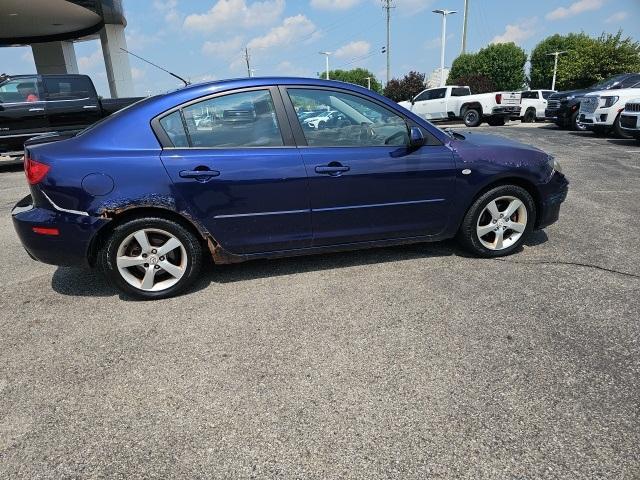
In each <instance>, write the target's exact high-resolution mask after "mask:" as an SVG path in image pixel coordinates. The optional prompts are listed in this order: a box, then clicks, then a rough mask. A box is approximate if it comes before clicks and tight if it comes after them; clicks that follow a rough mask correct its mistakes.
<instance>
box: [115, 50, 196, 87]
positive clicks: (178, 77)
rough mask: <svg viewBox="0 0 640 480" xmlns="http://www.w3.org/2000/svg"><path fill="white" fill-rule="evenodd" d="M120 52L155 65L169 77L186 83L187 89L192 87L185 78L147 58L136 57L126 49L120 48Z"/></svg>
mask: <svg viewBox="0 0 640 480" xmlns="http://www.w3.org/2000/svg"><path fill="white" fill-rule="evenodd" d="M120 50H122V51H123V52H126V53H128V54H129V55H132V56H134V57H136V58H139V59H140V60H142V61H143V62H146V63H148V64H149V65H153V66H154V67H156V68H159V69H160V70H162V71H163V72H167V73H168V74H169V75H171V76H172V77H175V78H177V79H178V80H180V81H181V82H182V83H184V86H185V87H188V86H189V85H190V82H187V81H186V80H185V79H184V78H182V77H180V76H179V75H176V74H175V73H173V72H170V71H169V70H167V69H166V68H162V67H161V66H160V65H156V64H155V63H153V62H150V61H149V60H147V59H145V58H142V57H141V56H140V55H136V54H135V53H133V52H130V51H129V50H127V49H126V48H122V47H120Z"/></svg>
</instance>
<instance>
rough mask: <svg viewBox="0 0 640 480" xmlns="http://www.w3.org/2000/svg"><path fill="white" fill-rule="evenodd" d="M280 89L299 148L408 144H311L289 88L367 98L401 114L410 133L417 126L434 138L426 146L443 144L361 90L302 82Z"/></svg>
mask: <svg viewBox="0 0 640 480" xmlns="http://www.w3.org/2000/svg"><path fill="white" fill-rule="evenodd" d="M278 88H279V90H280V95H281V98H282V101H283V102H284V108H285V111H286V113H287V116H288V117H289V124H290V126H291V129H292V131H293V136H294V138H295V141H296V145H297V147H298V148H303V149H309V148H407V147H408V146H405V147H402V146H398V145H353V146H350V145H324V146H320V145H309V144H308V143H307V138H306V137H305V135H304V130H303V129H302V125H301V124H300V120H299V119H298V114H297V113H296V110H295V108H294V107H293V102H292V101H291V98H290V97H289V92H288V90H289V89H292V90H327V91H330V92H336V91H337V92H340V93H344V94H346V95H353V96H354V97H360V98H362V99H364V100H367V101H369V102H372V103H374V104H376V105H377V106H379V107H381V108H384V109H385V110H389V111H391V112H393V113H394V114H395V115H397V116H399V117H400V118H402V119H403V120H404V121H405V123H406V125H407V133H409V131H410V130H411V128H412V127H417V128H419V129H420V130H421V131H422V135H423V136H424V138H425V140H426V141H427V142H428V141H429V139H433V140H432V141H433V143H425V144H424V146H425V147H431V146H442V145H443V143H442V142H441V141H440V139H439V138H438V137H436V136H435V135H434V134H433V133H431V132H430V131H429V130H427V129H426V128H424V127H423V126H422V125H419V124H418V123H417V122H415V121H413V120H412V119H411V118H409V117H407V116H405V115H404V114H402V113H401V112H399V111H398V110H396V109H395V108H393V107H390V106H389V105H386V104H385V103H383V102H381V101H379V100H378V99H377V98H372V97H368V96H366V95H363V94H361V93H359V92H354V91H353V90H348V89H345V88H340V87H333V86H332V87H326V86H320V85H300V84H285V85H279V86H278Z"/></svg>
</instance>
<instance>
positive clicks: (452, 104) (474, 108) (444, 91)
mask: <svg viewBox="0 0 640 480" xmlns="http://www.w3.org/2000/svg"><path fill="white" fill-rule="evenodd" d="M400 105H402V106H403V107H405V108H406V109H408V110H411V111H412V112H414V113H415V114H417V115H419V116H421V117H422V118H424V119H425V120H430V121H431V120H454V119H462V120H463V121H464V124H465V125H466V126H467V127H477V126H478V125H480V124H481V123H482V122H483V121H486V122H487V123H488V124H489V125H504V124H505V121H506V120H508V119H509V118H510V117H519V116H520V92H494V93H479V94H476V95H472V94H471V89H470V88H469V87H464V86H459V85H447V86H446V87H439V88H429V89H427V90H423V91H422V92H420V93H419V94H418V95H416V96H415V97H414V98H413V99H412V100H411V101H408V102H400Z"/></svg>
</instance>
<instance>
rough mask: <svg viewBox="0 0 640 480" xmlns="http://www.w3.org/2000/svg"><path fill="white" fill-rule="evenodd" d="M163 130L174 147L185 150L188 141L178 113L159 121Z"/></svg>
mask: <svg viewBox="0 0 640 480" xmlns="http://www.w3.org/2000/svg"><path fill="white" fill-rule="evenodd" d="M160 125H162V128H163V130H164V131H165V133H166V134H167V136H168V137H169V140H171V143H172V144H173V146H174V147H183V148H187V147H188V146H189V140H188V139H187V134H186V132H185V131H184V124H183V123H182V116H181V115H180V111H176V112H173V113H172V114H171V115H167V116H166V117H163V118H162V119H161V120H160Z"/></svg>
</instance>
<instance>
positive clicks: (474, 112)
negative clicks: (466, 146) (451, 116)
mask: <svg viewBox="0 0 640 480" xmlns="http://www.w3.org/2000/svg"><path fill="white" fill-rule="evenodd" d="M462 119H463V120H464V124H465V125H466V126H467V127H477V126H478V125H480V124H481V123H482V115H480V112H479V111H478V109H476V108H468V109H466V110H465V111H464V113H463V114H462Z"/></svg>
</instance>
